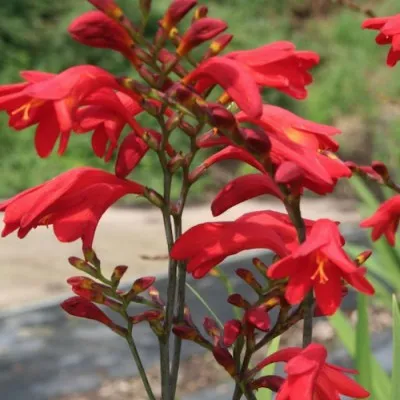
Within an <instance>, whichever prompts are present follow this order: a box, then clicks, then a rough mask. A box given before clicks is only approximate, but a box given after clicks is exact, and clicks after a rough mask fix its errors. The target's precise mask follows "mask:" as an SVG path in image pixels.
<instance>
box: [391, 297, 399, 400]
mask: <svg viewBox="0 0 400 400" xmlns="http://www.w3.org/2000/svg"><path fill="white" fill-rule="evenodd" d="M392 310H393V311H392V313H393V369H392V397H391V398H392V400H399V399H400V384H399V382H400V311H399V305H398V304H397V299H396V296H394V295H393V308H392Z"/></svg>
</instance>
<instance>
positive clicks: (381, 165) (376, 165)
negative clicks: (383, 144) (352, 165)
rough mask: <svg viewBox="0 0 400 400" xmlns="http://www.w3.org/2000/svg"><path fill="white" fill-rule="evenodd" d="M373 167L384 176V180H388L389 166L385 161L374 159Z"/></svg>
mask: <svg viewBox="0 0 400 400" xmlns="http://www.w3.org/2000/svg"><path fill="white" fill-rule="evenodd" d="M371 167H372V169H373V170H374V171H375V172H376V173H377V174H378V175H379V176H381V177H382V179H383V181H384V182H386V181H387V180H388V179H389V178H390V175H389V171H388V169H387V166H386V165H385V164H384V163H383V162H381V161H373V162H372V164H371Z"/></svg>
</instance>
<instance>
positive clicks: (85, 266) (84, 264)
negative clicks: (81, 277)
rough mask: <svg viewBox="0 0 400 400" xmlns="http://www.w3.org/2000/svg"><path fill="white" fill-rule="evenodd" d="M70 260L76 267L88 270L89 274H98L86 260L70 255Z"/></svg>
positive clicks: (84, 270)
mask: <svg viewBox="0 0 400 400" xmlns="http://www.w3.org/2000/svg"><path fill="white" fill-rule="evenodd" d="M68 262H69V263H70V264H71V265H72V266H73V267H75V268H76V269H79V270H80V271H83V272H86V273H87V274H89V275H91V276H96V275H97V272H96V270H95V269H94V268H93V267H92V266H91V265H90V264H88V263H87V262H86V261H85V260H82V259H80V258H78V257H69V258H68Z"/></svg>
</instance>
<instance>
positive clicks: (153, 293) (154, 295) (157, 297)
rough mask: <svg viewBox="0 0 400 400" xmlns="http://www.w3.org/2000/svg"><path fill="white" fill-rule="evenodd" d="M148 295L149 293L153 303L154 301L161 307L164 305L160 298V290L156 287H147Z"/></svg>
mask: <svg viewBox="0 0 400 400" xmlns="http://www.w3.org/2000/svg"><path fill="white" fill-rule="evenodd" d="M149 295H150V297H151V300H152V301H153V303H155V304H157V305H159V306H161V307H164V306H165V303H164V301H162V300H161V297H160V292H159V291H158V290H157V288H155V287H154V286H151V287H150V288H149Z"/></svg>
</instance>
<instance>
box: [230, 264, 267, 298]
mask: <svg viewBox="0 0 400 400" xmlns="http://www.w3.org/2000/svg"><path fill="white" fill-rule="evenodd" d="M236 275H237V276H239V277H240V278H242V279H243V280H244V281H245V282H246V283H247V284H248V285H249V286H250V287H251V288H252V289H254V291H255V292H256V293H258V294H261V293H262V287H261V285H260V284H259V283H258V281H257V280H256V278H255V277H254V275H253V273H252V272H251V271H249V270H248V269H244V268H238V269H237V270H236Z"/></svg>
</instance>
